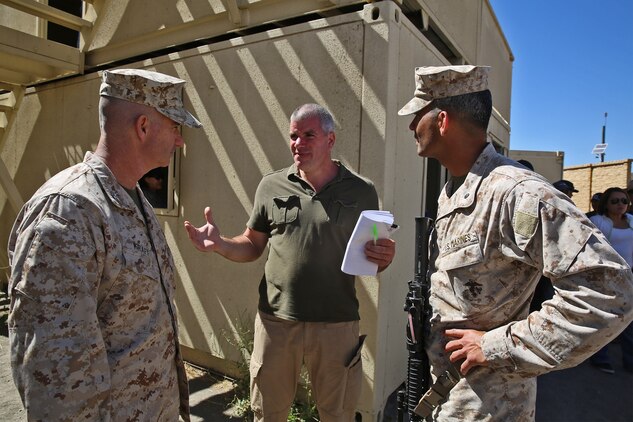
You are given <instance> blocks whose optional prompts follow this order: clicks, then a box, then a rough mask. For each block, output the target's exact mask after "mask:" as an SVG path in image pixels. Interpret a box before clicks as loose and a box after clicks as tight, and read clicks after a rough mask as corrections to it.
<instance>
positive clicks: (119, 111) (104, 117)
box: [99, 97, 156, 133]
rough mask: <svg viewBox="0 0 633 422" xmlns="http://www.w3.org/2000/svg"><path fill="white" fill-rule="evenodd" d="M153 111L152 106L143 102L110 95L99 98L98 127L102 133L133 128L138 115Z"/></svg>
mask: <svg viewBox="0 0 633 422" xmlns="http://www.w3.org/2000/svg"><path fill="white" fill-rule="evenodd" d="M153 113H156V111H155V110H154V109H153V108H152V107H149V106H146V105H143V104H136V103H131V102H129V101H125V100H120V99H118V98H112V97H100V99H99V127H100V128H101V132H102V133H113V132H120V131H121V129H124V128H133V127H134V124H135V122H136V119H138V118H139V116H141V115H143V114H145V115H152V114H153Z"/></svg>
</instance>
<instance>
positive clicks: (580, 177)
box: [563, 158, 633, 212]
mask: <svg viewBox="0 0 633 422" xmlns="http://www.w3.org/2000/svg"><path fill="white" fill-rule="evenodd" d="M632 163H633V159H631V158H629V159H626V160H618V161H606V162H603V163H596V164H583V165H580V166H571V167H565V171H564V173H563V178H564V179H566V180H569V181H570V182H572V183H573V184H574V187H575V188H576V189H578V193H575V194H574V202H575V203H576V205H577V206H578V208H580V209H581V210H583V211H585V212H588V211H590V210H591V197H592V196H593V194H594V193H597V192H604V191H605V190H607V189H608V188H611V187H619V188H622V189H626V188H627V183H628V182H629V180H632V179H633V173H632V171H633V170H632V167H631V164H632Z"/></svg>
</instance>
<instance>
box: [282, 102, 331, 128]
mask: <svg viewBox="0 0 633 422" xmlns="http://www.w3.org/2000/svg"><path fill="white" fill-rule="evenodd" d="M315 116H316V117H318V118H319V121H320V122H321V130H323V132H325V133H330V132H335V125H334V118H333V117H332V114H330V112H329V111H327V109H326V108H325V107H323V106H320V105H318V104H304V105H301V106H299V107H297V108H296V109H295V111H293V112H292V114H291V115H290V121H291V122H298V121H300V120H304V119H309V118H311V117H315Z"/></svg>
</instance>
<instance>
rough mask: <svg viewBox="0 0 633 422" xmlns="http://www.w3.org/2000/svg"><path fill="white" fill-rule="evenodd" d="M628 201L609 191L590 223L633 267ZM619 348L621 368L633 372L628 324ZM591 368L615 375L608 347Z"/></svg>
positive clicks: (616, 190)
mask: <svg viewBox="0 0 633 422" xmlns="http://www.w3.org/2000/svg"><path fill="white" fill-rule="evenodd" d="M629 204H630V200H629V196H628V194H627V193H626V191H625V190H624V189H620V188H609V189H607V190H606V191H605V192H604V193H603V194H602V198H600V203H599V204H598V213H597V214H596V215H594V216H592V217H591V221H592V222H593V223H594V224H595V225H596V227H598V229H600V231H601V232H602V233H604V235H605V236H606V237H607V239H608V240H609V243H611V246H613V249H615V250H616V251H617V252H618V253H619V254H620V255H622V257H623V258H624V259H625V260H626V262H627V264H629V266H630V267H633V215H631V214H627V210H628V208H629ZM618 338H619V340H620V345H621V346H622V365H623V366H624V369H625V370H626V371H628V372H633V324H630V325H629V326H628V327H627V328H626V329H625V330H624V331H623V332H622V334H620V336H619V337H618ZM590 362H591V364H592V365H593V366H595V367H597V368H598V369H600V370H601V371H602V372H606V373H608V374H613V373H615V370H614V369H613V365H611V360H610V358H609V345H606V346H605V347H603V348H602V349H601V350H599V351H598V352H597V353H596V354H595V355H593V356H592V357H591V358H590Z"/></svg>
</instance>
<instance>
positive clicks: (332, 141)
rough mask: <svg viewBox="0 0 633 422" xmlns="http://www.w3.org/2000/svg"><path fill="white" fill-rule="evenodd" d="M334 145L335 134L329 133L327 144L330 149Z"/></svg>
mask: <svg viewBox="0 0 633 422" xmlns="http://www.w3.org/2000/svg"><path fill="white" fill-rule="evenodd" d="M335 143H336V133H334V132H330V133H329V134H328V136H327V144H328V146H329V147H330V149H332V148H334V144H335Z"/></svg>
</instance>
